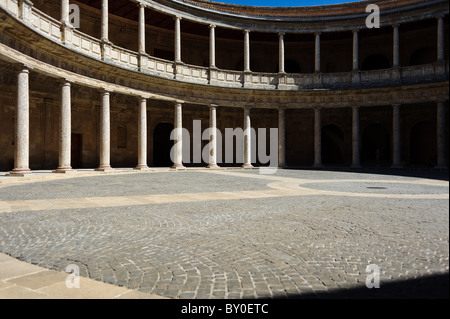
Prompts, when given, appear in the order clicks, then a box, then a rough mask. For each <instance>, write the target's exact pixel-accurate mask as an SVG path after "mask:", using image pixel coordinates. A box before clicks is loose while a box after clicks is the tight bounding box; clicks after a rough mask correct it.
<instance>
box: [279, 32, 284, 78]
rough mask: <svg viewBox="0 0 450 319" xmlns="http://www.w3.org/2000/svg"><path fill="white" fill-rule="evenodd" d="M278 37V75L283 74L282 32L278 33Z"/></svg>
mask: <svg viewBox="0 0 450 319" xmlns="http://www.w3.org/2000/svg"><path fill="white" fill-rule="evenodd" d="M278 37H279V45H278V51H279V53H278V60H279V61H278V64H279V71H278V72H279V73H285V69H284V32H280V33H278Z"/></svg>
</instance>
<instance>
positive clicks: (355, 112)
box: [352, 106, 361, 168]
mask: <svg viewBox="0 0 450 319" xmlns="http://www.w3.org/2000/svg"><path fill="white" fill-rule="evenodd" d="M359 146H360V128H359V106H355V107H353V108H352V150H353V151H352V167H353V168H359V167H361V163H360V149H359Z"/></svg>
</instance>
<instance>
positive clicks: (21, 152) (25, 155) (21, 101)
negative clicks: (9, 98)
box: [9, 65, 31, 176]
mask: <svg viewBox="0 0 450 319" xmlns="http://www.w3.org/2000/svg"><path fill="white" fill-rule="evenodd" d="M29 73H30V71H29V68H28V67H27V66H24V65H21V66H20V69H19V74H18V76H17V105H16V127H15V149H14V169H13V170H12V172H11V173H9V175H18V176H23V175H26V174H30V173H31V170H30V168H29V152H30V97H29Z"/></svg>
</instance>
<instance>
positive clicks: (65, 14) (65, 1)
mask: <svg viewBox="0 0 450 319" xmlns="http://www.w3.org/2000/svg"><path fill="white" fill-rule="evenodd" d="M61 22H62V23H64V24H65V25H67V24H69V0H61Z"/></svg>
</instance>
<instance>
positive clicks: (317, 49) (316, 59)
mask: <svg viewBox="0 0 450 319" xmlns="http://www.w3.org/2000/svg"><path fill="white" fill-rule="evenodd" d="M314 37H315V56H314V72H316V73H319V72H320V32H316V33H314Z"/></svg>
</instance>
